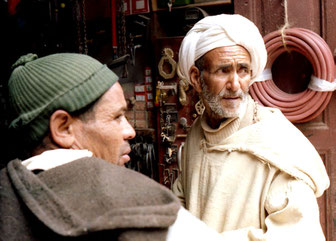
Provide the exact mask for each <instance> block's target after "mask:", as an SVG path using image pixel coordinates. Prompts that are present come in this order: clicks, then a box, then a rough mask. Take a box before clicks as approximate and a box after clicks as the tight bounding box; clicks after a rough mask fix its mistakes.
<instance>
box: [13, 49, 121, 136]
mask: <svg viewBox="0 0 336 241" xmlns="http://www.w3.org/2000/svg"><path fill="white" fill-rule="evenodd" d="M12 68H13V69H14V70H13V72H12V74H11V76H10V79H9V82H8V87H9V98H10V102H11V105H12V106H13V108H14V110H15V113H16V117H17V118H16V119H14V120H13V121H12V123H11V124H10V128H14V129H17V130H18V129H26V130H27V131H28V134H29V138H30V140H33V141H37V140H39V139H40V138H42V137H43V136H44V135H45V134H46V133H47V131H48V129H49V118H50V116H51V114H52V113H53V112H55V111H56V110H58V109H63V110H65V111H67V112H69V113H71V112H74V111H77V110H80V109H82V108H83V107H85V106H87V105H89V104H91V103H93V102H94V101H96V100H97V99H98V98H99V97H100V96H102V95H103V94H104V93H105V92H106V91H107V90H108V89H109V88H110V87H111V86H112V85H113V84H114V83H115V82H116V81H117V80H118V77H117V75H115V74H114V73H113V72H112V71H111V70H110V69H109V68H108V67H107V66H106V65H103V64H101V63H100V62H98V61H97V60H95V59H93V58H91V57H89V56H87V55H83V54H74V53H60V54H52V55H49V56H46V57H42V58H38V57H37V55H36V54H27V55H24V56H22V57H20V58H19V59H18V60H17V61H16V63H15V64H14V65H13V66H12Z"/></svg>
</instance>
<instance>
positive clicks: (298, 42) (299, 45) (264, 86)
mask: <svg viewBox="0 0 336 241" xmlns="http://www.w3.org/2000/svg"><path fill="white" fill-rule="evenodd" d="M264 41H265V45H266V50H267V55H268V60H267V64H266V67H265V68H266V69H267V68H269V69H271V67H272V64H273V63H274V61H275V60H276V59H277V58H278V57H279V56H280V55H281V54H282V53H284V52H286V51H295V52H298V53H300V54H302V55H303V56H305V57H306V58H307V59H308V61H309V62H310V63H311V64H312V66H313V75H314V76H316V77H317V78H319V79H323V80H327V81H329V82H333V80H334V77H335V65H334V58H333V55H332V53H331V51H330V48H329V46H328V45H327V43H326V42H325V41H324V40H323V39H322V38H321V37H320V36H319V35H318V34H316V33H315V32H313V31H310V30H308V29H304V28H290V29H285V30H284V42H285V43H286V48H285V46H284V44H283V40H282V34H281V31H280V30H279V31H275V32H272V33H269V34H267V35H266V36H265V37H264ZM250 94H251V96H252V98H253V99H254V100H256V101H257V102H259V103H260V104H261V105H264V106H269V107H276V108H278V109H280V110H281V111H282V112H283V114H284V115H285V116H286V117H287V119H289V120H290V121H291V122H293V123H303V122H307V121H310V120H312V119H314V118H315V117H317V116H318V115H319V114H320V113H321V112H322V111H323V110H324V109H325V108H326V106H327V105H328V103H329V101H330V98H331V95H332V92H330V91H329V92H319V91H314V90H311V89H306V90H304V91H302V92H300V93H295V94H289V93H286V92H284V91H282V90H280V89H279V88H278V87H277V86H276V85H275V83H274V82H273V80H272V79H269V80H265V81H261V82H255V83H254V84H252V85H251V87H250Z"/></svg>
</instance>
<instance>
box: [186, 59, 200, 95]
mask: <svg viewBox="0 0 336 241" xmlns="http://www.w3.org/2000/svg"><path fill="white" fill-rule="evenodd" d="M189 76H190V82H191V85H192V86H193V87H194V89H195V90H196V91H197V92H198V93H201V92H202V87H201V72H200V71H199V69H198V68H197V67H196V66H195V65H193V66H191V68H190V71H189Z"/></svg>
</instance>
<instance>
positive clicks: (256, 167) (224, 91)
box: [173, 14, 329, 241]
mask: <svg viewBox="0 0 336 241" xmlns="http://www.w3.org/2000/svg"><path fill="white" fill-rule="evenodd" d="M179 59H180V62H179V66H178V67H179V68H178V73H179V76H180V77H181V78H182V79H185V80H186V81H188V82H189V83H190V84H191V85H192V86H193V87H194V88H195V90H196V91H197V92H198V93H199V95H200V99H201V100H202V101H203V104H204V107H205V110H204V113H203V114H202V115H201V116H200V117H199V118H198V119H197V120H195V122H194V124H193V126H192V127H191V129H190V131H189V134H188V137H187V140H186V143H185V146H184V151H183V160H182V165H181V166H182V171H181V175H180V176H179V178H178V179H177V181H176V182H175V184H174V188H173V189H174V192H175V194H176V195H177V196H178V197H179V198H180V200H181V201H182V203H183V204H184V205H185V207H186V208H187V209H188V210H189V211H190V212H191V213H192V214H193V215H195V216H196V217H198V218H200V219H201V220H203V221H204V222H205V223H207V224H208V225H209V226H210V227H212V228H214V229H216V230H217V231H218V232H220V233H222V234H223V237H224V238H226V239H227V240H239V241H243V240H272V241H273V240H286V241H288V240H296V241H297V240H314V241H317V240H325V238H324V234H323V231H322V228H321V224H320V221H319V207H318V204H317V200H316V197H319V196H321V195H322V194H323V192H324V191H325V190H326V189H327V188H328V187H329V177H328V175H327V173H326V170H325V167H324V165H323V162H322V160H321V158H320V156H319V154H318V152H317V151H316V150H315V148H314V147H313V145H312V144H311V143H310V142H309V140H308V139H307V138H306V137H305V136H304V135H303V134H302V133H301V132H300V131H299V130H298V129H297V128H296V127H295V126H294V125H292V124H291V123H290V122H289V121H288V120H287V119H286V118H285V117H284V115H283V114H282V113H281V112H280V111H279V110H277V109H274V108H266V107H262V106H259V105H258V104H257V103H255V102H254V101H253V100H252V98H251V97H250V96H249V94H248V88H249V86H250V85H251V84H252V83H253V82H254V81H256V80H258V77H259V76H260V74H261V73H262V71H263V69H264V66H265V64H266V59H267V53H266V49H265V45H264V42H263V39H262V36H261V35H260V33H259V31H258V28H257V27H256V26H255V25H254V24H253V23H252V22H251V21H249V20H248V19H246V18H244V17H242V16H240V15H227V14H221V15H217V16H209V17H206V18H204V19H202V20H201V21H199V22H198V23H196V24H195V26H194V27H193V28H192V29H191V30H190V31H189V32H188V33H187V35H186V37H185V38H184V40H183V42H182V45H181V47H180V53H179Z"/></svg>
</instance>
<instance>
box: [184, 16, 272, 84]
mask: <svg viewBox="0 0 336 241" xmlns="http://www.w3.org/2000/svg"><path fill="white" fill-rule="evenodd" d="M231 45H241V46H243V47H244V48H245V49H246V50H247V51H248V52H249V53H250V56H251V69H252V80H251V82H250V84H252V83H253V82H254V81H255V80H256V78H258V76H259V75H260V74H261V73H262V71H263V70H264V67H265V65H266V61H267V51H266V48H265V44H264V40H263V38H262V36H261V34H260V32H259V30H258V28H257V26H255V24H254V23H253V22H251V21H250V20H248V19H247V18H245V17H243V16H241V15H238V14H233V15H232V14H220V15H215V16H208V17H205V18H203V19H202V20H200V21H199V22H197V23H196V24H195V25H194V27H193V28H192V29H190V30H189V32H188V33H187V35H186V36H185V38H184V39H183V41H182V44H181V47H180V51H179V64H178V70H177V72H178V75H179V77H180V78H181V79H184V80H186V81H187V82H189V83H190V76H189V70H190V68H191V66H193V65H194V64H195V61H196V60H198V59H199V58H200V57H202V56H203V55H204V54H205V53H207V52H209V51H210V50H212V49H215V48H218V47H225V46H231Z"/></svg>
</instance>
